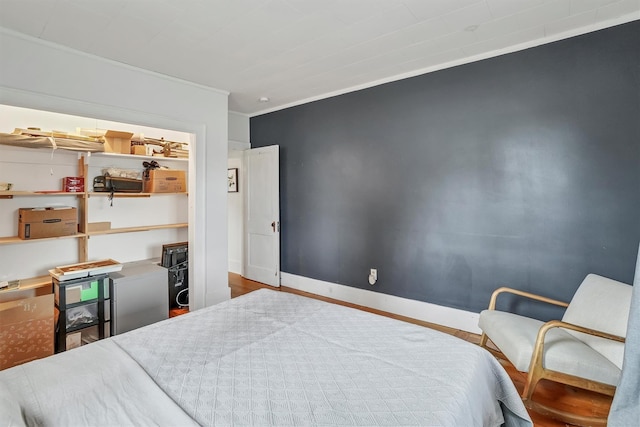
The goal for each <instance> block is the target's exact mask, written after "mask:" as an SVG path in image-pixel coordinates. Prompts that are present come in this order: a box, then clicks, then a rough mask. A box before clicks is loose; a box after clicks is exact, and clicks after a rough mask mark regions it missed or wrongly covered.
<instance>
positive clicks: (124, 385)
mask: <svg viewBox="0 0 640 427" xmlns="http://www.w3.org/2000/svg"><path fill="white" fill-rule="evenodd" d="M136 362H137V363H136ZM140 367H142V369H141V368H140ZM0 387H8V389H9V390H10V391H11V394H12V395H13V397H14V398H15V401H16V402H17V403H18V404H19V406H20V408H21V411H22V414H23V417H24V419H25V421H26V422H27V424H30V425H60V426H76V425H77V426H80V425H92V426H97V425H112V426H115V425H117V426H124V425H136V426H144V425H167V426H188V425H193V424H195V423H197V424H200V425H221V426H230V425H254V426H303V425H326V426H330V425H365V426H378V425H401V426H417V425H420V426H498V425H501V424H503V423H504V424H506V425H514V426H531V425H532V424H531V421H530V419H529V417H528V415H527V412H526V410H525V408H524V406H523V405H522V402H521V400H520V398H519V396H518V394H517V392H516V389H515V387H514V386H513V384H512V382H511V380H510V379H509V377H508V376H507V374H506V372H505V371H504V369H503V368H502V367H501V366H500V365H499V363H498V362H497V361H496V360H495V359H494V358H493V357H492V356H491V355H490V354H489V353H488V352H486V351H485V350H483V349H481V348H479V347H477V346H475V345H473V344H470V343H467V342H465V341H463V340H460V339H457V338H454V337H452V336H449V335H446V334H444V333H440V332H437V331H433V330H430V329H427V328H423V327H420V326H416V325H412V324H408V323H405V322H401V321H397V320H393V319H389V318H385V317H381V316H377V315H373V314H370V313H366V312H362V311H359V310H355V309H350V308H346V307H342V306H338V305H334V304H328V303H324V302H321V301H317V300H314V299H309V298H304V297H300V296H297V295H292V294H288V293H284V292H276V291H272V290H260V291H255V292H252V293H251V294H248V295H245V296H243V297H240V298H236V299H233V300H231V301H228V302H225V303H222V304H219V305H217V306H213V307H209V308H206V309H202V310H198V311H195V312H192V313H189V314H187V315H183V316H180V317H177V318H173V319H168V320H166V321H163V322H159V323H156V324H154V325H150V326H148V327H145V328H141V329H138V330H135V331H131V332H129V333H126V334H123V335H118V336H116V337H113V338H111V339H107V340H102V341H99V342H97V343H94V344H91V345H86V346H83V347H81V348H79V349H75V350H72V351H68V352H65V353H61V354H58V355H55V356H52V357H49V358H46V359H42V360H39V361H35V362H31V363H28V364H25V365H21V366H18V367H16V368H11V369H8V370H5V371H3V372H0ZM0 391H1V390H0ZM0 412H1V410H0ZM0 419H1V418H0Z"/></svg>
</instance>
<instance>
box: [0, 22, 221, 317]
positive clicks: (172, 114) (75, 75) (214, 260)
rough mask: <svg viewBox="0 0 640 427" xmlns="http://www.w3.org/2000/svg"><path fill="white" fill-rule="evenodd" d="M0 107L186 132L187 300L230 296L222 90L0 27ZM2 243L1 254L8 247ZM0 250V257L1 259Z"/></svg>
mask: <svg viewBox="0 0 640 427" xmlns="http://www.w3.org/2000/svg"><path fill="white" fill-rule="evenodd" d="M0 46H2V55H3V58H4V60H3V61H2V65H1V72H0V104H5V105H14V106H18V107H26V108H34V109H39V110H46V111H53V112H59V113H66V114H73V115H79V116H85V117H95V118H98V119H103V120H111V121H116V122H124V123H132V124H137V125H143V126H150V127H156V128H162V129H174V130H177V131H181V132H187V133H192V134H194V135H195V136H194V137H193V140H192V141H190V144H191V147H192V150H193V155H192V156H191V158H190V161H189V170H190V174H189V190H190V191H189V246H190V247H189V255H190V271H189V277H190V279H191V280H190V302H191V307H192V308H193V309H197V308H201V307H204V306H207V305H211V304H214V303H217V302H220V301H224V300H227V299H229V297H230V292H229V287H228V279H227V267H228V265H227V264H228V262H227V259H228V257H227V251H228V246H227V206H226V205H227V204H226V197H227V192H226V171H227V146H228V137H227V132H228V128H227V126H228V108H227V103H228V101H227V98H228V93H226V92H223V91H218V90H215V89H212V88H206V87H203V86H199V85H195V84H191V83H188V82H184V81H181V80H177V79H173V78H169V77H166V76H162V75H159V74H155V73H151V72H148V71H145V70H141V69H138V68H134V67H130V66H126V65H123V64H119V63H116V62H113V61H108V60H105V59H102V58H98V57H95V56H91V55H87V54H84V53H81V52H78V51H74V50H71V49H67V48H63V47H61V46H58V45H55V44H52V43H46V42H43V41H41V40H38V39H35V38H31V37H26V36H23V35H20V34H18V33H15V32H12V31H10V30H6V29H4V28H0ZM8 248H9V246H3V247H2V248H1V249H0V251H6V250H10V249H8ZM1 255H2V253H0V256H1Z"/></svg>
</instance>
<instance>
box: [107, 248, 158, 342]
mask: <svg viewBox="0 0 640 427" xmlns="http://www.w3.org/2000/svg"><path fill="white" fill-rule="evenodd" d="M109 282H110V287H111V310H112V312H111V319H112V320H111V333H112V335H117V334H122V333H125V332H127V331H130V330H132V329H136V328H139V327H141V326H145V325H150V324H151V323H155V322H158V321H160V320H164V319H167V318H168V317H169V296H168V295H167V286H168V283H167V282H168V275H167V269H166V268H164V267H161V266H159V265H158V264H157V261H156V260H143V261H135V262H128V263H124V264H122V270H121V271H119V272H116V273H110V274H109Z"/></svg>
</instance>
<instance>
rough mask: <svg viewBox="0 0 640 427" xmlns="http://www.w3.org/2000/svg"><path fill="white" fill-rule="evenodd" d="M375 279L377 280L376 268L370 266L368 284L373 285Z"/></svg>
mask: <svg viewBox="0 0 640 427" xmlns="http://www.w3.org/2000/svg"><path fill="white" fill-rule="evenodd" d="M377 281H378V269H377V268H372V269H371V270H369V284H370V285H375V283H376V282H377Z"/></svg>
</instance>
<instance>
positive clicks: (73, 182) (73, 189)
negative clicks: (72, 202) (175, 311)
mask: <svg viewBox="0 0 640 427" xmlns="http://www.w3.org/2000/svg"><path fill="white" fill-rule="evenodd" d="M62 191H66V192H67V193H84V178H83V177H81V176H65V177H64V178H62Z"/></svg>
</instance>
